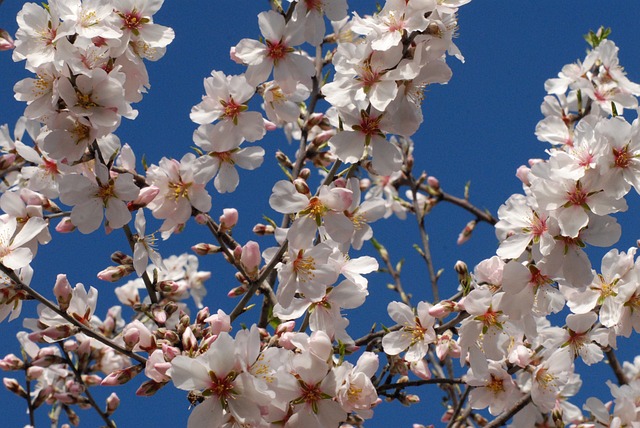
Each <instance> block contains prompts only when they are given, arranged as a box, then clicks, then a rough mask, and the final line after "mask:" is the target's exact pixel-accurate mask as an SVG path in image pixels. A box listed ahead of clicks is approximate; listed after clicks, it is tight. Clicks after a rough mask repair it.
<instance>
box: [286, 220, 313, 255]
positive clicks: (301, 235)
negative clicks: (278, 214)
mask: <svg viewBox="0 0 640 428" xmlns="http://www.w3.org/2000/svg"><path fill="white" fill-rule="evenodd" d="M317 230H318V225H317V224H316V221H315V219H313V218H311V217H300V218H298V219H296V220H295V221H294V222H293V224H292V225H291V227H290V228H289V231H288V232H287V239H288V240H289V245H290V246H291V247H292V248H309V247H311V246H312V245H313V239H314V238H315V236H316V231H317Z"/></svg>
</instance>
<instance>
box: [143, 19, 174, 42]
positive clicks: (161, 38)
mask: <svg viewBox="0 0 640 428" xmlns="http://www.w3.org/2000/svg"><path fill="white" fill-rule="evenodd" d="M139 31H140V38H141V39H142V40H144V42H145V43H146V44H148V45H149V46H151V47H153V48H164V47H166V46H167V45H168V44H169V43H171V42H172V41H173V39H174V38H175V37H176V35H175V33H174V32H173V29H171V28H169V27H165V26H164V25H158V24H151V23H148V24H145V25H143V26H142V27H141V28H140V30H139Z"/></svg>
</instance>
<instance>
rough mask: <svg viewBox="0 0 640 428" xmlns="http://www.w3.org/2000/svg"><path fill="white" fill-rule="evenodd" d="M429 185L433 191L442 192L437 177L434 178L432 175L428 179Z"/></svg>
mask: <svg viewBox="0 0 640 428" xmlns="http://www.w3.org/2000/svg"><path fill="white" fill-rule="evenodd" d="M427 184H428V185H429V186H430V187H431V188H432V189H433V190H440V180H438V179H437V178H435V177H433V176H431V175H430V176H428V177H427Z"/></svg>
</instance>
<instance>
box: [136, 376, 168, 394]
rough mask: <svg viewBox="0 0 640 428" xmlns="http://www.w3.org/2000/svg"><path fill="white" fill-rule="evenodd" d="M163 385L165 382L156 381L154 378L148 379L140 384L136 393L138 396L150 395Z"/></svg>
mask: <svg viewBox="0 0 640 428" xmlns="http://www.w3.org/2000/svg"><path fill="white" fill-rule="evenodd" d="M165 385H166V382H165V383H160V382H156V381H155V380H148V381H146V382H143V384H142V385H140V388H138V390H137V391H136V395H137V396H138V397H151V396H152V395H154V394H155V393H156V392H158V391H159V390H160V388H162V387H163V386H165Z"/></svg>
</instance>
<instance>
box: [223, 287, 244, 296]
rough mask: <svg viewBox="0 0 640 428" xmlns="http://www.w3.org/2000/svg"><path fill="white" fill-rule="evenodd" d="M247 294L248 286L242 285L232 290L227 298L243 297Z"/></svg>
mask: <svg viewBox="0 0 640 428" xmlns="http://www.w3.org/2000/svg"><path fill="white" fill-rule="evenodd" d="M246 292H247V286H246V285H244V284H243V285H240V286H238V287H234V288H232V289H231V290H229V292H228V293H227V297H238V296H242V295H243V294H244V293H246Z"/></svg>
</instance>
